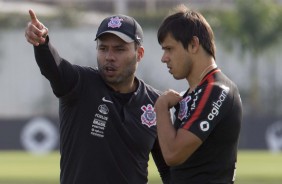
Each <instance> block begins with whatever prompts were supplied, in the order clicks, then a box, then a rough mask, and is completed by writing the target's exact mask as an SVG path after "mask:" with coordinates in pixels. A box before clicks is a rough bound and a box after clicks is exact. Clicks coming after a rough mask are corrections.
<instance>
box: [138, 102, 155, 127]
mask: <svg viewBox="0 0 282 184" xmlns="http://www.w3.org/2000/svg"><path fill="white" fill-rule="evenodd" d="M141 109H142V111H143V114H142V115H141V122H142V124H143V125H147V126H148V127H149V128H150V127H151V126H155V125H156V113H155V110H154V107H153V106H152V105H151V104H148V105H147V106H145V105H143V106H142V107H141Z"/></svg>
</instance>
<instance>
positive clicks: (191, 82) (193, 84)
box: [188, 62, 217, 93]
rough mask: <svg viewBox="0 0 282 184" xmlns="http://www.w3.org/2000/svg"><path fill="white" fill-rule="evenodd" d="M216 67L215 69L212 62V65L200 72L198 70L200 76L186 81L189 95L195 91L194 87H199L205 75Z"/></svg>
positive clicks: (214, 64)
mask: <svg viewBox="0 0 282 184" xmlns="http://www.w3.org/2000/svg"><path fill="white" fill-rule="evenodd" d="M216 67H217V65H216V63H215V62H212V64H210V65H208V66H206V67H205V68H204V69H202V71H201V70H200V72H201V74H200V75H199V77H196V76H195V77H194V79H192V80H188V83H189V86H190V88H189V93H191V92H192V91H194V90H195V89H196V87H197V86H198V85H199V83H200V82H201V81H202V80H203V78H204V77H205V75H206V74H207V73H209V72H210V71H211V70H212V69H214V68H216Z"/></svg>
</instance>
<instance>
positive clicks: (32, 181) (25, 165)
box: [0, 151, 282, 184]
mask: <svg viewBox="0 0 282 184" xmlns="http://www.w3.org/2000/svg"><path fill="white" fill-rule="evenodd" d="M237 168H238V169H237V179H236V181H237V182H236V184H281V183H282V153H277V154H272V153H270V152H266V151H240V152H239V154H238V167H237ZM59 171H60V170H59V153H58V152H53V153H51V154H48V155H37V156H36V155H35V156H34V155H31V154H29V153H26V152H4V151H2V152H0V184H59ZM160 183H161V182H160V178H159V175H158V172H157V170H156V167H155V165H154V162H153V161H152V160H150V163H149V184H160Z"/></svg>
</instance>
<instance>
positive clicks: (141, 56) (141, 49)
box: [137, 46, 145, 62]
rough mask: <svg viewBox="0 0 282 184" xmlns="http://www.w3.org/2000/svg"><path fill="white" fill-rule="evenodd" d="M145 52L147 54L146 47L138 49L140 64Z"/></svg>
mask: <svg viewBox="0 0 282 184" xmlns="http://www.w3.org/2000/svg"><path fill="white" fill-rule="evenodd" d="M144 52H145V50H144V47H142V46H138V48H137V61H138V62H139V61H141V59H142V58H143V57H144Z"/></svg>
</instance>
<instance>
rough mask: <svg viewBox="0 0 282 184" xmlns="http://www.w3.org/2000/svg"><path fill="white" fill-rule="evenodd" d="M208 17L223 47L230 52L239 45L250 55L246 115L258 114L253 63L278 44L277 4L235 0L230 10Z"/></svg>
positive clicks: (281, 13)
mask: <svg viewBox="0 0 282 184" xmlns="http://www.w3.org/2000/svg"><path fill="white" fill-rule="evenodd" d="M209 17H210V19H211V20H210V22H211V24H212V26H213V27H214V29H215V30H216V31H215V32H216V33H217V34H218V36H219V37H220V40H221V41H222V42H223V44H224V45H225V46H227V48H229V49H232V48H233V46H234V45H236V44H239V45H240V47H241V51H242V53H243V54H244V53H246V52H248V53H249V54H250V58H251V61H250V62H251V69H250V74H249V75H250V93H249V95H248V98H249V99H250V103H251V104H250V105H251V112H250V113H262V109H261V107H262V106H263V104H262V103H261V98H260V88H259V80H258V63H257V62H258V59H259V57H260V56H261V54H262V53H263V52H265V51H266V50H268V49H270V48H273V47H274V46H275V45H276V44H278V43H279V41H280V38H281V36H282V18H281V17H282V8H281V5H280V4H278V3H277V2H276V1H274V0H236V1H235V9H234V10H233V11H230V10H228V11H219V12H216V13H212V15H210V16H209ZM234 43H235V44H234Z"/></svg>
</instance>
